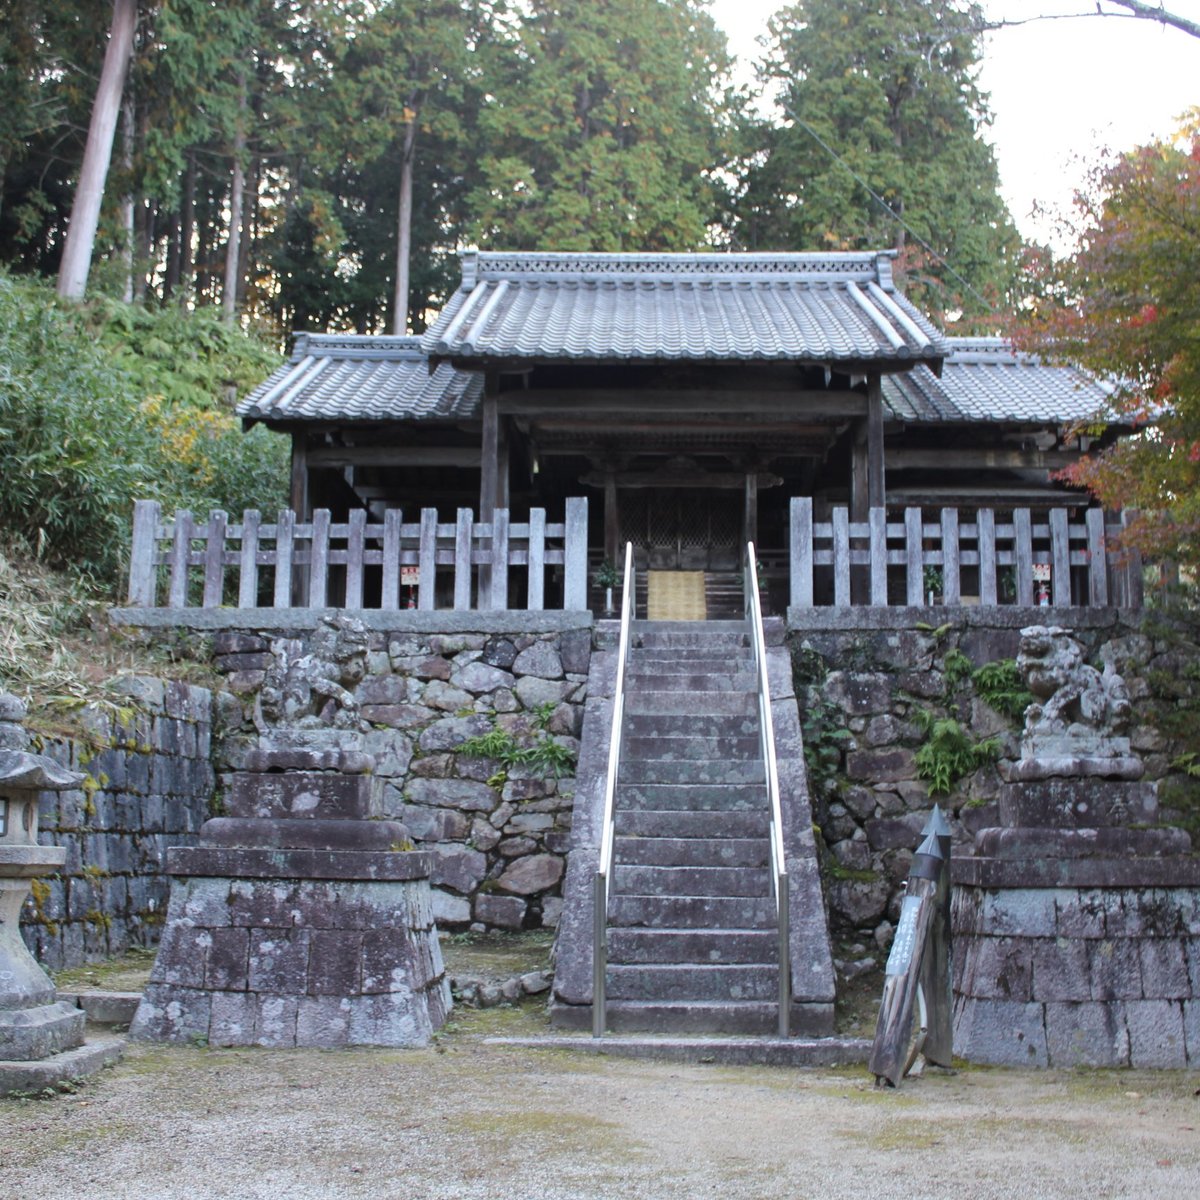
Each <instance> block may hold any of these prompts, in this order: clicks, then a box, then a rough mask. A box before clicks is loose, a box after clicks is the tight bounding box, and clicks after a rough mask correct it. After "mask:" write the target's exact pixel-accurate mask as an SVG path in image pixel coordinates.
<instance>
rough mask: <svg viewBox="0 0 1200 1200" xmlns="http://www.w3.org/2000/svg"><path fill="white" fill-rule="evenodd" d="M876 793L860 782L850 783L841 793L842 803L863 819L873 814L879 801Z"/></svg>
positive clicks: (858, 817)
mask: <svg viewBox="0 0 1200 1200" xmlns="http://www.w3.org/2000/svg"><path fill="white" fill-rule="evenodd" d="M878 795H879V794H878V793H877V792H875V791H874V790H873V789H872V788H869V787H863V786H862V785H861V784H852V785H851V786H850V787H847V788H845V789H843V791H842V793H841V796H842V803H843V804H844V805H845V806H846V808H847V810H848V811H849V812H851V813H853V814H854V816H855V817H856V818H857V819H858V820H859V821H865V820H867V819H868V818H870V817H873V816H874V815H875V806H876V805H877V804H878V803H879V800H878ZM897 799H898V797H897Z"/></svg>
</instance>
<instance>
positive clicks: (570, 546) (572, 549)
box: [563, 496, 587, 612]
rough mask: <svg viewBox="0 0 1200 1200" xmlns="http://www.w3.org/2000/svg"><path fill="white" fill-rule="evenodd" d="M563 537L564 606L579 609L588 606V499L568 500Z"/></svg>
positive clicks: (573, 609)
mask: <svg viewBox="0 0 1200 1200" xmlns="http://www.w3.org/2000/svg"><path fill="white" fill-rule="evenodd" d="M566 527H567V528H566V536H565V539H564V540H565V547H564V550H563V558H564V560H565V562H564V571H563V575H564V579H563V608H565V609H568V610H569V611H571V612H579V611H581V610H583V609H585V608H587V498H586V497H584V496H571V497H570V498H569V499H568V500H567V512H566Z"/></svg>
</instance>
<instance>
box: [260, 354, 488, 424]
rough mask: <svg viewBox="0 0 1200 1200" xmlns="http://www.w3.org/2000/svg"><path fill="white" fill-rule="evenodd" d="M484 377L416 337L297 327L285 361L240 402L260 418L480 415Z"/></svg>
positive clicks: (453, 417)
mask: <svg viewBox="0 0 1200 1200" xmlns="http://www.w3.org/2000/svg"><path fill="white" fill-rule="evenodd" d="M482 395H483V376H482V375H478V374H473V373H470V372H466V371H459V370H457V369H456V368H454V367H452V366H451V365H450V364H449V363H439V364H438V366H437V367H436V368H435V369H434V371H433V373H432V374H431V373H430V370H429V360H428V358H426V356H425V355H424V354H423V353H422V352H421V339H420V338H416V337H379V336H366V337H361V336H350V335H344V334H325V333H301V334H298V335H297V336H296V344H295V346H294V347H293V349H292V357H291V360H290V361H289V362H288V364H287V365H286V366H284V367H281V368H280V369H279V370H278V371H276V372H275V373H274V374H273V375H272V376H271V377H270V378H269V379H268V380H266V382H264V383H261V384H259V386H258V387H256V388H255V389H254V391H252V392H251V393H250V394H249V395H248V396H247V397H246V398H245V399H244V400H243V401H242V402H241V403H240V404H239V405H238V407H237V412H238V415H239V416H241V417H244V418H246V419H247V420H259V421H292V420H320V421H378V420H393V421H454V420H470V419H471V418H472V417H476V416H478V414H479V402H480V397H481V396H482Z"/></svg>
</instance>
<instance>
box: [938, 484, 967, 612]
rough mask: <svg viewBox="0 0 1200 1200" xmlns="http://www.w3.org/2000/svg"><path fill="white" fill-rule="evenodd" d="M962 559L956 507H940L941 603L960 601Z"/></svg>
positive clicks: (958, 602) (957, 602)
mask: <svg viewBox="0 0 1200 1200" xmlns="http://www.w3.org/2000/svg"><path fill="white" fill-rule="evenodd" d="M961 581H962V561H961V559H960V557H959V537H958V509H957V508H943V509H942V603H943V604H953V605H955V606H956V607H957V606H958V605H960V604H961V603H962V584H961Z"/></svg>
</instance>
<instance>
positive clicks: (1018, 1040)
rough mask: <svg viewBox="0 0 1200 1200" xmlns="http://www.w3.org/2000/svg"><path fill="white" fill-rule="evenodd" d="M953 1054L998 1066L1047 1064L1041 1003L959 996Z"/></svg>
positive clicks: (955, 1004) (1042, 1065) (955, 1005)
mask: <svg viewBox="0 0 1200 1200" xmlns="http://www.w3.org/2000/svg"><path fill="white" fill-rule="evenodd" d="M954 1053H955V1054H956V1055H958V1056H959V1057H961V1058H965V1059H967V1060H968V1061H969V1062H975V1063H991V1064H993V1065H996V1066H1011V1067H1045V1066H1048V1065H1049V1054H1048V1051H1047V1046H1046V1030H1045V1022H1044V1016H1043V1008H1042V1005H1040V1004H1032V1003H1022V1002H1020V1001H1013V1000H985V999H974V998H968V997H962V996H960V997H957V998H956V1000H955V1003H954Z"/></svg>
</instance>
